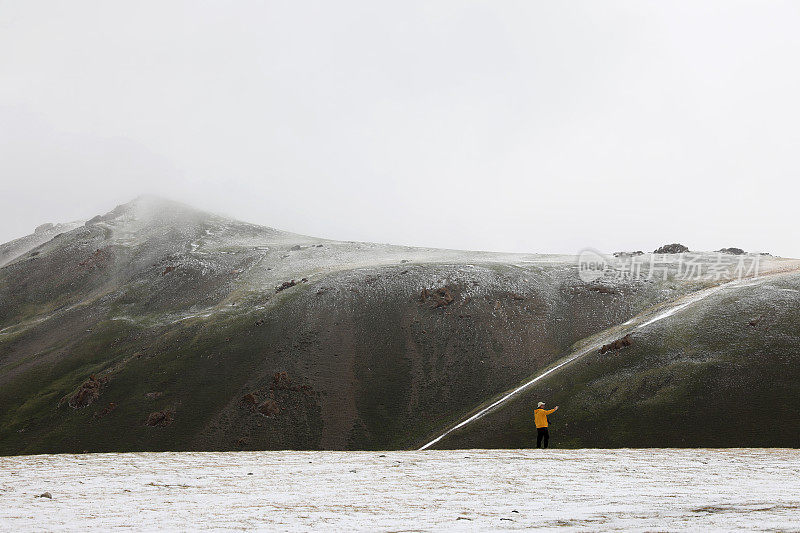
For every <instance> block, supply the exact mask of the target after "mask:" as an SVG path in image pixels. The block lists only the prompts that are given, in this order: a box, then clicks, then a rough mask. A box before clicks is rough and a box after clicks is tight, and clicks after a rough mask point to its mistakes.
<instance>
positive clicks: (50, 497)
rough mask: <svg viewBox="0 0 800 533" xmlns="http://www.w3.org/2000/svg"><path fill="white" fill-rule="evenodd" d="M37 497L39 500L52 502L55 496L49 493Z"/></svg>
mask: <svg viewBox="0 0 800 533" xmlns="http://www.w3.org/2000/svg"><path fill="white" fill-rule="evenodd" d="M36 497H37V498H47V499H48V500H52V499H53V495H52V494H50V493H49V492H43V493H42V494H39V495H38V496H36Z"/></svg>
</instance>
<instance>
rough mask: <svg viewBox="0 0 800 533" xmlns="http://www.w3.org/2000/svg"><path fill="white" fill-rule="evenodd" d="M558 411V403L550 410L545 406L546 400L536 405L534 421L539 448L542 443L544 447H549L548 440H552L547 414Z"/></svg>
mask: <svg viewBox="0 0 800 533" xmlns="http://www.w3.org/2000/svg"><path fill="white" fill-rule="evenodd" d="M556 411H558V406H557V405H556V406H555V407H554V408H553V409H550V410H549V411H548V410H547V409H545V408H544V402H539V405H537V406H536V410H535V411H534V412H533V421H534V422H536V447H537V448H541V447H542V444H544V448H547V442H548V441H549V440H550V432H549V431H548V430H547V426H548V424H547V415H551V414H553V413H555V412H556Z"/></svg>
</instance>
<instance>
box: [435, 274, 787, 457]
mask: <svg viewBox="0 0 800 533" xmlns="http://www.w3.org/2000/svg"><path fill="white" fill-rule="evenodd" d="M798 325H800V274H797V273H793V274H787V275H783V276H778V277H770V278H764V279H762V280H761V281H756V282H753V283H752V284H750V285H748V286H744V287H739V288H735V289H731V290H725V291H721V292H719V293H716V294H714V295H713V296H711V297H709V298H707V299H704V300H702V301H700V302H697V303H696V304H694V305H691V306H688V307H687V308H685V309H683V310H681V311H680V312H678V313H676V314H674V315H672V316H669V317H667V318H665V319H663V320H661V321H658V322H655V323H653V324H651V325H649V326H645V327H643V328H641V329H639V330H638V331H636V332H634V333H633V334H632V345H631V346H630V347H625V348H622V349H620V350H618V351H610V352H607V353H606V354H603V355H601V354H600V353H599V351H597V350H594V351H592V353H591V354H589V355H587V356H585V357H583V358H581V359H579V360H577V361H575V362H574V363H571V364H570V365H568V366H566V367H564V368H563V369H562V370H560V371H558V372H555V373H553V374H551V375H550V376H548V377H546V378H545V379H543V380H542V381H541V382H539V383H537V384H536V385H535V386H534V387H532V388H531V389H529V390H528V391H526V392H525V393H523V394H521V395H520V396H519V397H517V398H515V399H514V400H513V401H511V402H509V403H508V404H507V405H505V406H504V407H502V408H500V409H498V410H497V411H495V412H493V413H490V414H488V415H486V416H485V417H483V418H481V419H479V420H477V421H476V422H475V423H474V424H471V425H469V426H465V427H464V428H463V429H462V430H458V431H456V432H454V433H452V434H451V435H450V436H448V437H447V438H445V439H443V440H442V441H441V442H440V443H439V444H438V445H439V446H440V447H447V448H459V447H490V448H491V447H503V448H505V447H522V448H524V447H531V446H535V444H536V430H535V427H534V425H533V420H532V413H533V409H534V408H535V405H536V403H537V402H538V401H540V400H543V401H546V402H547V403H548V404H549V406H550V407H552V406H555V405H559V406H560V409H559V411H557V412H556V413H554V414H553V415H551V416H550V422H551V443H552V444H553V445H555V446H558V447H639V446H643V447H681V446H688V447H729V446H736V447H759V446H770V447H797V446H798V445H800V437H798V436H799V435H800V415H798V413H800V359H798V358H800V328H799V327H798Z"/></svg>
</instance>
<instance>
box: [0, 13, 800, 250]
mask: <svg viewBox="0 0 800 533" xmlns="http://www.w3.org/2000/svg"><path fill="white" fill-rule="evenodd" d="M798 95H800V2H768V1H758V2H757V1H750V2H736V1H731V0H721V1H719V2H698V1H695V0H692V1H686V2H675V1H669V2H663V1H662V2H644V1H641V0H633V1H630V2H597V1H594V0H592V1H585V2H576V1H571V2H560V1H549V2H538V1H531V0H525V1H520V2H511V1H507V2H503V1H497V0H490V1H486V2H468V1H463V0H462V1H457V2H448V1H441V0H440V1H436V2H410V1H406V0H404V1H397V2H376V1H374V0H369V1H364V2H345V1H337V2H331V1H327V0H326V1H320V2H303V1H298V0H287V1H285V2H268V1H260V2H246V1H237V2H207V3H206V2H198V1H188V2H168V1H163V0H159V1H155V2H144V1H141V0H136V1H132V0H129V1H127V2H112V1H108V0H100V1H97V2H84V1H77V0H75V1H70V2H40V1H31V0H22V1H7V0H0V241H7V240H10V239H12V238H16V237H19V236H21V235H24V234H27V233H30V232H32V231H33V228H34V227H35V226H36V225H38V224H41V223H43V222H48V221H50V222H55V221H66V220H73V219H88V218H90V217H92V216H94V215H96V214H98V213H104V212H107V211H109V210H110V209H112V208H113V207H114V206H115V205H116V204H118V203H123V202H126V201H129V200H130V199H132V198H133V197H135V196H137V195H139V194H142V193H154V194H159V195H163V196H166V197H169V198H172V199H175V200H180V201H183V202H186V203H189V204H192V205H195V206H197V207H201V208H206V209H209V210H213V211H216V212H220V213H223V214H228V215H231V216H234V217H236V218H239V219H243V220H247V221H251V222H256V223H260V224H264V225H269V226H273V227H277V228H281V229H286V230H290V231H295V232H299V233H305V234H310V235H316V236H321V237H329V238H336V239H343V240H365V241H375V242H390V243H397V244H412V245H424V246H435V247H446V248H463V249H482V250H498V251H518V252H566V253H573V252H577V251H579V250H580V249H582V248H584V247H587V246H592V247H596V248H599V249H602V250H605V251H614V250H622V249H644V250H652V249H653V248H655V247H656V246H658V245H660V244H663V243H666V242H674V241H678V242H682V243H684V244H687V245H688V246H689V247H690V248H692V249H698V250H702V249H706V250H709V249H717V248H720V247H722V246H739V247H742V248H745V249H748V250H758V251H761V250H763V251H770V252H773V253H775V254H780V255H785V256H795V257H798V256H800V239H798V238H797V229H798V215H797V213H798V204H799V203H800V197H798V192H799V190H800V186H798V185H797V182H798V179H799V178H800V97H799V96H798Z"/></svg>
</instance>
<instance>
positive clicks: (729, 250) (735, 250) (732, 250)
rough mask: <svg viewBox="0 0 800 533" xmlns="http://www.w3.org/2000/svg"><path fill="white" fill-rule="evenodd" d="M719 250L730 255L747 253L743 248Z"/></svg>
mask: <svg viewBox="0 0 800 533" xmlns="http://www.w3.org/2000/svg"><path fill="white" fill-rule="evenodd" d="M717 251H718V252H721V253H723V254H730V255H744V254H745V253H746V252H745V251H744V250H742V249H741V248H720V249H719V250H717Z"/></svg>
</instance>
